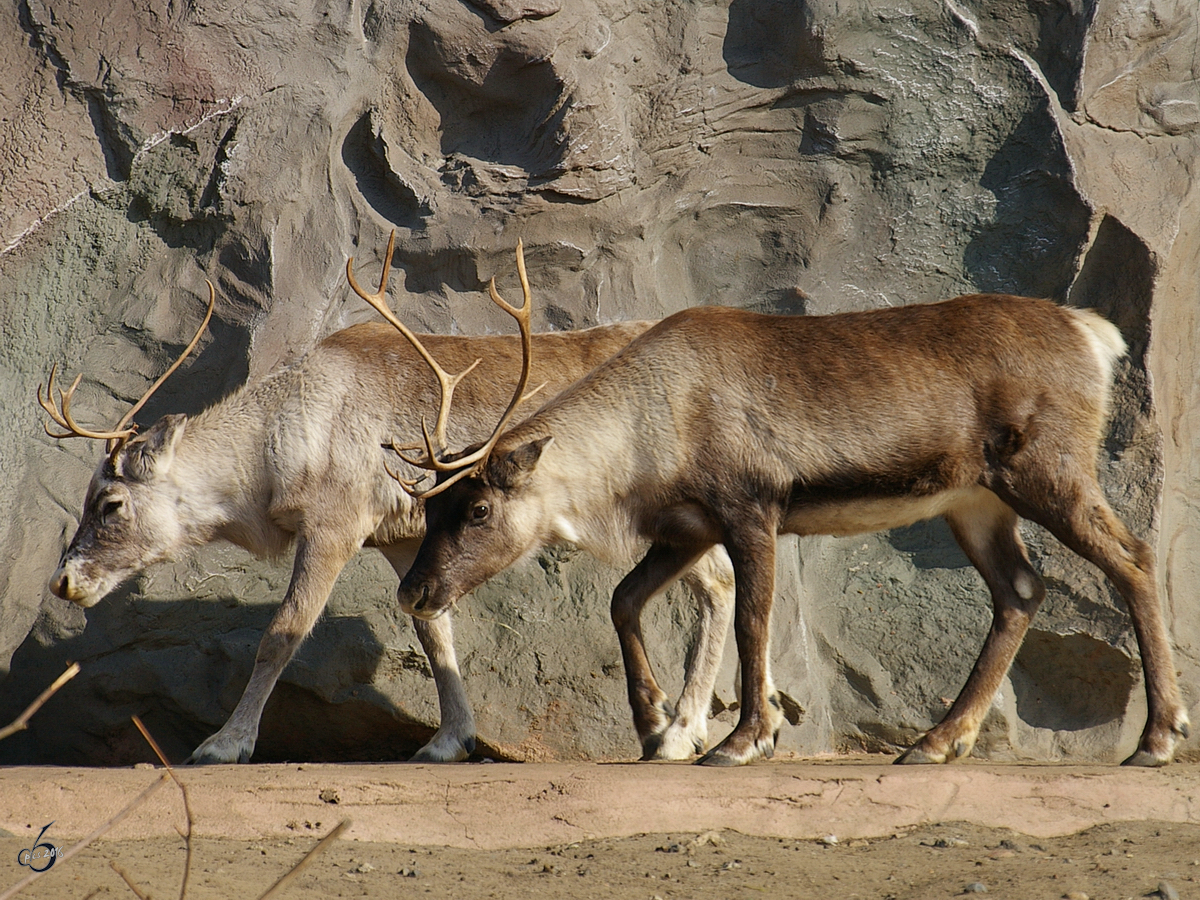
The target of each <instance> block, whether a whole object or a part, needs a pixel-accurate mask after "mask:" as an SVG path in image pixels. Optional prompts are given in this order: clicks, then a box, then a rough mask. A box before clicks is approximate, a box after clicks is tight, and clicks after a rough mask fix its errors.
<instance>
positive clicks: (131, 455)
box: [114, 415, 187, 481]
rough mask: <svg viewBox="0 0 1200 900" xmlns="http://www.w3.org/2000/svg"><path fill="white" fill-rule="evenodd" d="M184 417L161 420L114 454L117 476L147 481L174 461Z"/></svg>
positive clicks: (185, 424) (167, 417) (176, 416)
mask: <svg viewBox="0 0 1200 900" xmlns="http://www.w3.org/2000/svg"><path fill="white" fill-rule="evenodd" d="M186 426H187V416H182V415H173V416H163V417H162V418H161V419H159V420H158V421H157V422H155V423H154V425H152V426H151V428H150V430H149V431H147V432H146V433H145V434H142V435H138V436H137V437H135V438H134V439H133V440H131V441H130V442H129V443H128V444H126V445H125V446H124V447H122V448H121V449H120V450H119V451H117V458H116V459H115V460H114V468H115V469H116V472H117V475H119V476H123V477H125V478H128V479H129V480H130V481H149V480H150V479H151V478H152V477H153V476H154V475H155V474H157V473H159V472H162V471H164V470H165V469H166V468H167V467H168V466H170V465H171V461H172V460H174V459H175V448H176V446H178V444H179V439H180V438H182V437H183V432H184V429H185V428H186Z"/></svg>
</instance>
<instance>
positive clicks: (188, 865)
mask: <svg viewBox="0 0 1200 900" xmlns="http://www.w3.org/2000/svg"><path fill="white" fill-rule="evenodd" d="M133 724H134V725H136V726H137V729H138V731H140V732H141V733H142V737H144V738H145V739H146V743H147V744H149V745H150V749H151V750H153V751H154V755H155V756H157V757H158V759H159V762H161V763H162V764H163V768H164V769H166V770H167V774H168V775H170V776H171V778H172V779H174V781H175V783H176V784H177V785H179V792H180V793H181V794H183V811H184V813H185V814H186V815H187V833H186V834H183V835H182V837H183V842H184V846H185V847H186V848H187V850H186V853H185V855H184V858H183V883H182V884H181V885H180V886H179V900H186V898H187V889H188V877H189V876H190V875H191V873H192V804H191V803H190V802H189V801H188V792H187V788H186V787H184V784H183V782H182V781H180V780H179V776H177V775H176V774H175V770H174V769H172V768H171V764H170V763H169V762H167V757H166V756H165V755H164V754H163V752H162V749H161V748H160V747H159V746H158V743H157V742H156V741H155V740H154V738H152V737H151V736H150V732H149V731H148V730H147V729H146V726H145V725H143V724H142V720H141V719H139V718H138V717H137V716H133Z"/></svg>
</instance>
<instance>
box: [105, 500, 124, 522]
mask: <svg viewBox="0 0 1200 900" xmlns="http://www.w3.org/2000/svg"><path fill="white" fill-rule="evenodd" d="M120 511H121V501H120V500H109V501H108V502H107V503H105V504H104V506H103V507H102V508H101V509H100V518H101V520H103V521H105V522H107V521H108V520H109V519H110V518H111V517H112V516H115V515H116V514H117V513H118V512H120Z"/></svg>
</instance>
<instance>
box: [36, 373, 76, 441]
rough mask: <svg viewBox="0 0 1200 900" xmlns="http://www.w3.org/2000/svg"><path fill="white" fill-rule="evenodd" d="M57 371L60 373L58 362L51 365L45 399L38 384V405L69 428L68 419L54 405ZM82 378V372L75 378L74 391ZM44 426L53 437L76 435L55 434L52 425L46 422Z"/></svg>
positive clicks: (72, 386)
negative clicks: (51, 428)
mask: <svg viewBox="0 0 1200 900" xmlns="http://www.w3.org/2000/svg"><path fill="white" fill-rule="evenodd" d="M57 373H58V363H55V364H54V365H52V366H51V367H50V381H49V383H48V384H47V386H46V396H45V398H44V399H43V397H42V386H41V385H40V384H39V385H38V386H37V400H38V405H39V406H41V408H42V409H44V410H45V411H46V415H48V416H49V417H50V418H51V419H53V420H54V422H55V424H57V425H61V426H62V427H63V428H69V427H70V426H69V425H67V420H66V419H64V418H63V417H62V414H61V413H60V412H59V411H58V409H57V408H56V407H55V406H54V403H53V400H54V376H55V375H56V374H57ZM81 378H83V375H82V374H81V375H79V376H77V377H76V378H75V384H73V385H71V391H72V392H74V390H75V388H76V387H77V386H78V385H79V381H80V379H81ZM59 393H60V394H61V393H62V391H59ZM42 427H43V428H45V429H46V434H48V435H50V437H53V438H60V439H61V438H68V437H74V435H71V434H55V433H54V432H53V431H51V430H50V426H48V425H45V424H43V425H42Z"/></svg>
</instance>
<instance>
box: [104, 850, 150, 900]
mask: <svg viewBox="0 0 1200 900" xmlns="http://www.w3.org/2000/svg"><path fill="white" fill-rule="evenodd" d="M108 864H109V865H110V866H111V867H112V870H113V871H114V872H116V873H117V874H118V875H120V876H121V879H122V880H123V881H124V882H125V883H126V884H127V885H129V889H130V890H131V891H133V892H134V893H135V894H137V898H138V900H154V898H153V897H151V896H150V895H149V894H148V893H144V892H142V891H141V890H139V889H138V886H137V885H136V884H134V883H133V879H132V878H130V877H129V873H127V872H126V871H125V870H124V869H122V868H121V867H120V866H118V865H117V864H116V863H115V862H114V861H113V860H111V859H110V860H109V861H108Z"/></svg>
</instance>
